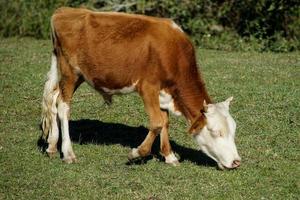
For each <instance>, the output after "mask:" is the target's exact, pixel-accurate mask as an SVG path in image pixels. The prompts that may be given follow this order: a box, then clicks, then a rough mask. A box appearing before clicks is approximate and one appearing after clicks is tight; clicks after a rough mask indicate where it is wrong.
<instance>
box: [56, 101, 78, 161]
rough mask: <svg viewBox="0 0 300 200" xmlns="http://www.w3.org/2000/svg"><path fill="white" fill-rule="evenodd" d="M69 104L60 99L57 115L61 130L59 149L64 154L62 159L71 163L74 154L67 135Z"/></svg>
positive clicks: (74, 158)
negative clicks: (60, 145)
mask: <svg viewBox="0 0 300 200" xmlns="http://www.w3.org/2000/svg"><path fill="white" fill-rule="evenodd" d="M69 109H70V108H69V106H68V104H66V103H65V102H62V101H60V102H59V104H58V116H59V119H60V123H61V132H62V147H61V150H62V152H63V155H64V161H65V162H67V163H72V162H74V161H76V157H75V154H74V152H73V149H72V144H71V139H70V135H69V121H68V113H69Z"/></svg>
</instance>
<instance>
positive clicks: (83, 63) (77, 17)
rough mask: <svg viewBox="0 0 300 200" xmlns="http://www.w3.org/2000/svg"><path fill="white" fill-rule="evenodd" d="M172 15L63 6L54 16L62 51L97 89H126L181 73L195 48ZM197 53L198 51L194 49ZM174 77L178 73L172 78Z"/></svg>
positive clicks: (53, 21)
mask: <svg viewBox="0 0 300 200" xmlns="http://www.w3.org/2000/svg"><path fill="white" fill-rule="evenodd" d="M172 23H173V22H172V21H171V20H168V19H162V18H155V17H147V16H142V15H131V14H125V13H114V12H92V11H89V10H86V9H73V8H60V9H58V10H57V11H56V12H55V13H54V15H53V17H52V24H53V27H54V29H55V34H56V37H57V38H58V41H59V45H60V48H62V52H63V53H64V55H65V56H66V57H67V58H68V59H69V61H68V62H69V63H70V64H71V65H72V66H76V67H77V68H79V69H80V71H81V72H82V73H83V75H84V76H85V79H88V80H89V81H90V82H92V83H93V84H94V85H95V87H97V85H98V86H99V87H109V88H121V87H124V86H126V85H130V84H132V83H134V82H136V81H137V80H141V79H143V78H145V76H146V77H147V79H150V80H151V79H153V80H156V81H158V80H162V79H166V78H167V77H168V76H173V75H174V74H176V73H177V71H178V70H179V69H178V65H179V64H178V60H179V59H178V57H181V58H186V57H187V56H186V55H185V54H186V52H188V54H190V53H191V51H193V47H192V45H191V43H190V42H189V40H188V39H187V37H186V36H185V34H184V33H182V32H181V30H179V29H178V28H176V27H174V26H172ZM192 53H193V52H192ZM171 78H173V77H171Z"/></svg>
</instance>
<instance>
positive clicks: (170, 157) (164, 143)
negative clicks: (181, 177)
mask: <svg viewBox="0 0 300 200" xmlns="http://www.w3.org/2000/svg"><path fill="white" fill-rule="evenodd" d="M162 116H163V120H164V126H163V128H162V130H161V132H160V152H161V154H162V155H163V156H164V157H165V162H166V163H167V164H171V165H174V166H178V165H179V161H178V159H177V158H176V156H175V154H174V153H173V151H172V148H171V144H170V140H169V116H168V112H167V111H162Z"/></svg>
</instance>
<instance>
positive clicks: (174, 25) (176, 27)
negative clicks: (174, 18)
mask: <svg viewBox="0 0 300 200" xmlns="http://www.w3.org/2000/svg"><path fill="white" fill-rule="evenodd" d="M172 27H173V28H174V29H177V30H179V31H181V32H183V30H182V29H181V28H180V26H178V25H177V24H176V23H175V22H172Z"/></svg>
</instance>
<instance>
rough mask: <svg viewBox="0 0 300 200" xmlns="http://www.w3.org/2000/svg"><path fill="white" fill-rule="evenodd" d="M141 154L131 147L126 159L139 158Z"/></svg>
mask: <svg viewBox="0 0 300 200" xmlns="http://www.w3.org/2000/svg"><path fill="white" fill-rule="evenodd" d="M139 157H141V155H140V154H139V150H138V149H137V148H133V149H132V150H131V152H129V155H128V159H129V160H132V159H135V158H139Z"/></svg>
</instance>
